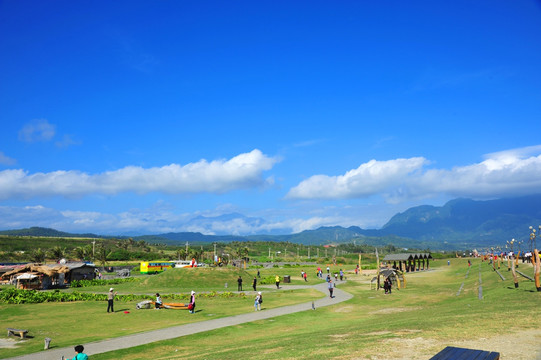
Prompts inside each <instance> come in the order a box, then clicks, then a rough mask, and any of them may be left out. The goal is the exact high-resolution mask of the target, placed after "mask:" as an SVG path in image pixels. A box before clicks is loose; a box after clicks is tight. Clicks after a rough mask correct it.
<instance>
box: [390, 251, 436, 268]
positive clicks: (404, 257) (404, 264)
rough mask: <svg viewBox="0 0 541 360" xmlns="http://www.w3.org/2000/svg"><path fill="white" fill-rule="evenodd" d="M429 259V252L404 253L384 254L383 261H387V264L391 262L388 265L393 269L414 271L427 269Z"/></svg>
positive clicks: (430, 256) (430, 257)
mask: <svg viewBox="0 0 541 360" xmlns="http://www.w3.org/2000/svg"><path fill="white" fill-rule="evenodd" d="M429 259H432V255H430V253H411V254H410V253H404V254H389V255H386V256H385V258H384V259H383V261H385V262H387V264H388V265H389V264H390V263H392V265H391V266H390V267H392V268H393V269H396V270H400V271H405V272H414V271H420V270H425V269H426V270H428V268H429V267H430V263H429ZM425 262H426V268H425Z"/></svg>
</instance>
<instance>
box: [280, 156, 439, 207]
mask: <svg viewBox="0 0 541 360" xmlns="http://www.w3.org/2000/svg"><path fill="white" fill-rule="evenodd" d="M427 163H428V161H427V160H426V159H425V158H422V157H415V158H410V159H396V160H388V161H376V160H370V161H369V162H367V163H364V164H362V165H361V166H359V167H358V168H357V169H353V170H350V171H348V172H347V173H345V174H344V175H339V176H328V175H314V176H312V177H310V178H308V179H306V180H304V181H302V182H301V183H300V184H299V185H297V186H295V187H294V188H292V189H291V190H290V191H289V193H288V194H287V196H286V197H288V198H292V199H347V198H360V197H368V196H371V195H374V194H377V193H381V192H385V191H387V190H388V189H389V188H392V187H394V186H396V185H397V184H398V183H400V181H401V180H402V179H404V177H405V176H407V175H409V174H413V173H415V172H416V171H418V170H420V169H421V168H422V166H423V165H425V164H427Z"/></svg>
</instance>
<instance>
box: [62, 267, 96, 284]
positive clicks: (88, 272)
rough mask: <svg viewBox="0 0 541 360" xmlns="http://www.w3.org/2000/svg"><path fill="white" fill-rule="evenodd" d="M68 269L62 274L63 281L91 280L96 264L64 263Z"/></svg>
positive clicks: (94, 275)
mask: <svg viewBox="0 0 541 360" xmlns="http://www.w3.org/2000/svg"><path fill="white" fill-rule="evenodd" d="M64 265H65V266H66V267H67V268H68V269H69V271H68V272H67V273H65V275H64V282H66V283H71V282H72V281H74V280H93V279H94V278H95V277H96V265H94V264H87V263H83V262H77V263H66V264H64Z"/></svg>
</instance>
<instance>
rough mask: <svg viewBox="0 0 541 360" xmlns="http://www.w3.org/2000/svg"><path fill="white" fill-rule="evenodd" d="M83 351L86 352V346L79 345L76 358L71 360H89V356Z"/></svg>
mask: <svg viewBox="0 0 541 360" xmlns="http://www.w3.org/2000/svg"><path fill="white" fill-rule="evenodd" d="M83 351H85V348H84V346H83V345H77V346H76V347H75V357H74V358H72V359H71V360H88V356H87V355H86V354H85V353H83ZM68 360H69V359H68Z"/></svg>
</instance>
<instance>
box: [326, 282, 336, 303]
mask: <svg viewBox="0 0 541 360" xmlns="http://www.w3.org/2000/svg"><path fill="white" fill-rule="evenodd" d="M327 287H328V288H329V297H330V298H331V299H332V298H333V296H332V293H333V291H334V284H333V282H332V280H331V278H329V283H328V284H327Z"/></svg>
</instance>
